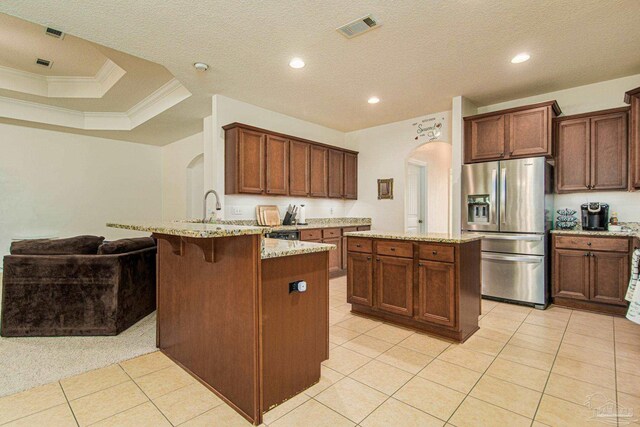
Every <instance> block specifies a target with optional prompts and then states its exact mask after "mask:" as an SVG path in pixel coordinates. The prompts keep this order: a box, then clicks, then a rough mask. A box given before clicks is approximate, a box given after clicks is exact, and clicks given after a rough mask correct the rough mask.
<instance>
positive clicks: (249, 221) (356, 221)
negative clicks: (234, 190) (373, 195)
mask: <svg viewBox="0 0 640 427" xmlns="http://www.w3.org/2000/svg"><path fill="white" fill-rule="evenodd" d="M218 222H219V223H221V224H228V225H249V226H251V225H258V221H256V220H255V219H225V220H220V221H218ZM340 223H345V224H350V225H353V224H361V225H371V218H348V217H341V218H307V224H309V225H310V226H311V225H320V224H340Z"/></svg>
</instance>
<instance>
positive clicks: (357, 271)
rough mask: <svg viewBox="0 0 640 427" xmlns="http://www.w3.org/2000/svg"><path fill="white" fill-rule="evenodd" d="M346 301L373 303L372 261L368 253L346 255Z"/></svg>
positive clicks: (369, 304)
mask: <svg viewBox="0 0 640 427" xmlns="http://www.w3.org/2000/svg"><path fill="white" fill-rule="evenodd" d="M347 302H348V303H351V304H362V305H366V306H368V307H371V306H372V305H373V261H372V260H371V255H370V254H361V253H355V252H349V253H348V255H347Z"/></svg>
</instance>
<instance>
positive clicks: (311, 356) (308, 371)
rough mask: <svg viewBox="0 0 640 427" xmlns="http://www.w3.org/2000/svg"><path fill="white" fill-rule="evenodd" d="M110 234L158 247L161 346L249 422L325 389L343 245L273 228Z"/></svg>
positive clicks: (185, 227) (155, 227) (201, 227)
mask: <svg viewBox="0 0 640 427" xmlns="http://www.w3.org/2000/svg"><path fill="white" fill-rule="evenodd" d="M107 225H108V226H110V227H115V228H124V229H130V230H137V231H146V232H150V233H153V236H154V237H156V238H157V239H158V264H157V265H158V267H157V268H158V274H157V280H158V283H157V301H158V309H157V343H156V344H157V346H158V348H160V350H161V351H162V352H163V353H164V354H166V355H167V356H168V357H170V358H171V359H173V360H174V361H175V362H176V363H178V364H179V365H180V366H182V367H183V368H184V369H185V370H187V371H188V372H189V373H190V374H191V375H193V376H194V377H195V378H197V379H198V380H199V381H201V382H202V383H203V384H205V385H206V386H207V387H209V388H210V389H211V390H212V391H213V392H214V393H216V394H217V395H218V396H219V397H220V398H222V399H223V400H224V401H225V402H226V403H228V404H229V405H230V406H231V407H233V408H234V409H235V410H236V411H237V412H238V413H240V414H241V415H243V416H244V417H245V418H246V419H248V420H249V421H251V422H252V423H254V424H256V425H258V424H260V423H261V422H262V414H263V413H264V412H266V411H267V410H268V409H270V408H271V407H273V406H275V405H278V404H280V403H282V402H284V401H285V400H287V399H289V398H291V397H293V396H295V395H296V394H298V393H300V392H301V391H303V390H305V389H306V388H308V387H310V386H312V385H313V384H315V383H317V382H318V381H319V379H320V364H321V363H322V362H323V361H324V360H326V359H327V358H328V357H329V339H328V334H329V319H328V316H329V304H328V301H329V272H328V265H329V257H328V254H329V252H328V251H330V250H332V249H334V248H335V247H334V246H333V245H327V244H320V243H308V242H299V241H282V240H274V239H265V238H263V236H262V235H263V234H264V233H265V232H268V231H269V229H265V228H264V227H251V226H236V225H220V224H198V223H185V222H162V223H156V224H107ZM300 281H305V282H306V289H304V286H301V285H300V284H299V283H300ZM294 357H295V363H292V362H293V360H292V358H294Z"/></svg>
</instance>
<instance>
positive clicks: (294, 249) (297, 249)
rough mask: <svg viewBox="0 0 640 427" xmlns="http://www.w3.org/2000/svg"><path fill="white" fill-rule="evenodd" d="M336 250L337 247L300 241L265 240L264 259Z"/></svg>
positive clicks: (263, 243)
mask: <svg viewBox="0 0 640 427" xmlns="http://www.w3.org/2000/svg"><path fill="white" fill-rule="evenodd" d="M334 249H336V245H330V244H326V243H312V242H302V241H300V240H281V239H266V238H265V239H263V240H262V259H269V258H278V257H284V256H291V255H303V254H310V253H314V252H325V251H331V250H334Z"/></svg>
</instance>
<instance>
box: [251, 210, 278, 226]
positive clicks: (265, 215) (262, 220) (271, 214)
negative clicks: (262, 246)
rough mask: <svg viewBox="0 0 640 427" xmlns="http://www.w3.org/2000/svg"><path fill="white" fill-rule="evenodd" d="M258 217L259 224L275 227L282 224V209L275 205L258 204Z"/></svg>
mask: <svg viewBox="0 0 640 427" xmlns="http://www.w3.org/2000/svg"><path fill="white" fill-rule="evenodd" d="M256 219H257V220H258V224H259V225H266V226H269V227H273V226H275V225H280V223H281V221H280V210H279V209H278V207H277V206H275V205H258V206H256Z"/></svg>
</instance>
